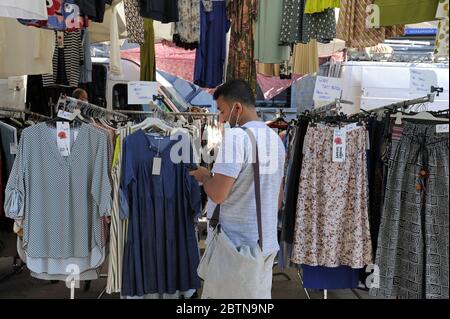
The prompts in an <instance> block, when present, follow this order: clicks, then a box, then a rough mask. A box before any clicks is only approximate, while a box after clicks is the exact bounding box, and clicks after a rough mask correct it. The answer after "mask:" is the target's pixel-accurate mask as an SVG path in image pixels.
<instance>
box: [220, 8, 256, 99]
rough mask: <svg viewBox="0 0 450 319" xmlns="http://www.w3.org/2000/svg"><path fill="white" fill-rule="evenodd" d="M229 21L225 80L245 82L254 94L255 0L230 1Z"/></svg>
mask: <svg viewBox="0 0 450 319" xmlns="http://www.w3.org/2000/svg"><path fill="white" fill-rule="evenodd" d="M228 17H229V19H230V20H231V36H230V46H229V47H230V48H232V50H230V51H229V56H228V67H227V80H232V79H243V80H246V81H247V82H248V83H249V84H250V86H251V88H252V89H253V91H254V92H256V63H255V57H254V55H255V54H254V52H255V40H254V39H255V35H254V26H255V23H256V19H257V17H258V1H257V0H232V1H231V2H230V3H229V6H228Z"/></svg>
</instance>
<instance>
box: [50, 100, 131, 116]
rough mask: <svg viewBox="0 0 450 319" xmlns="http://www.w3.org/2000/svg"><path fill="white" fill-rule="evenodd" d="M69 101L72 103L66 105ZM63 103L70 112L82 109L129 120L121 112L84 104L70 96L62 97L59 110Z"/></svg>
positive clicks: (58, 104)
mask: <svg viewBox="0 0 450 319" xmlns="http://www.w3.org/2000/svg"><path fill="white" fill-rule="evenodd" d="M67 101H68V102H70V103H68V104H66V102H67ZM62 103H64V107H65V109H67V110H70V111H73V110H75V109H77V108H80V109H81V110H87V111H90V110H91V111H94V112H99V113H101V114H104V115H111V116H116V117H120V118H123V119H128V116H127V115H125V114H123V113H120V112H117V111H112V110H108V109H105V108H103V107H100V106H97V105H95V104H92V103H88V102H84V101H80V100H77V99H75V98H73V97H69V96H63V95H61V96H60V98H59V100H58V103H57V108H59V106H60V105H61V104H62Z"/></svg>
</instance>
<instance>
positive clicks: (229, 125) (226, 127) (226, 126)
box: [223, 104, 241, 129]
mask: <svg viewBox="0 0 450 319" xmlns="http://www.w3.org/2000/svg"><path fill="white" fill-rule="evenodd" d="M235 106H236V104H235V105H233V108H232V109H231V112H230V116H229V117H228V121H226V122H225V124H224V125H223V127H224V128H225V129H228V128H231V124H230V120H231V115H233V111H234V108H235ZM240 116H241V115H240V114H239V115H238V118H237V120H236V123H235V126H239V124H238V122H239V117H240Z"/></svg>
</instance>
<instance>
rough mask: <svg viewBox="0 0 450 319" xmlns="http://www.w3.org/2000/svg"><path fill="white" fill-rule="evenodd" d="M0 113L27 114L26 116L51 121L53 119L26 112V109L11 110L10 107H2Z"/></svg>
mask: <svg viewBox="0 0 450 319" xmlns="http://www.w3.org/2000/svg"><path fill="white" fill-rule="evenodd" d="M0 112H8V113H21V114H26V115H31V116H34V117H37V118H40V119H44V120H50V119H51V118H50V117H48V116H45V115H42V114H39V113H34V112H31V111H29V110H25V109H15V108H10V107H0Z"/></svg>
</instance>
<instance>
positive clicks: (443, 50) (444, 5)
mask: <svg viewBox="0 0 450 319" xmlns="http://www.w3.org/2000/svg"><path fill="white" fill-rule="evenodd" d="M448 5H449V0H442V1H439V6H438V9H437V12H436V18H437V19H439V25H438V33H437V36H436V49H435V50H434V55H435V56H436V57H447V58H448V56H449V49H448V46H449V39H448V37H449V16H448Z"/></svg>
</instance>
